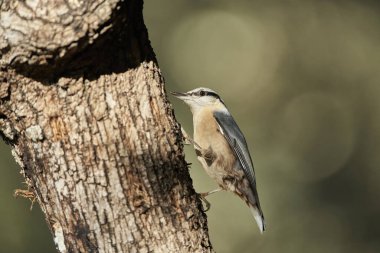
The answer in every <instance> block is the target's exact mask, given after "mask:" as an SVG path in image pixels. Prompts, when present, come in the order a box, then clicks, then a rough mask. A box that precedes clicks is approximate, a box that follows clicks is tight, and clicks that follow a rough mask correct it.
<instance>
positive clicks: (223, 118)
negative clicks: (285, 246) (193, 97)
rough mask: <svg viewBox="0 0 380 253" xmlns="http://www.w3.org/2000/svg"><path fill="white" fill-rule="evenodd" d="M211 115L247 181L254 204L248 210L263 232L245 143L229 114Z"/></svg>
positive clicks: (262, 221) (253, 176) (250, 163)
mask: <svg viewBox="0 0 380 253" xmlns="http://www.w3.org/2000/svg"><path fill="white" fill-rule="evenodd" d="M213 115H214V118H215V120H216V122H217V123H218V127H219V130H220V132H221V133H222V135H223V136H224V138H226V140H227V142H228V144H229V145H230V147H231V149H232V150H233V152H234V153H235V155H236V157H237V158H238V160H239V163H240V167H241V169H242V170H243V171H244V175H245V176H246V177H247V179H248V181H249V184H250V186H251V190H252V193H253V196H254V198H255V199H254V200H253V201H255V202H254V203H251V204H250V208H251V210H252V213H253V214H254V217H255V219H256V222H257V224H258V225H259V228H260V231H261V232H263V231H264V230H265V222H264V215H263V213H262V211H261V207H260V202H259V196H258V194H257V189H256V179H255V172H254V168H253V163H252V158H251V155H250V153H249V150H248V145H247V142H246V140H245V138H244V135H243V133H242V132H241V130H240V128H239V126H238V125H237V124H236V122H235V120H234V118H233V117H232V116H231V114H229V113H227V112H224V111H216V112H214V114H213Z"/></svg>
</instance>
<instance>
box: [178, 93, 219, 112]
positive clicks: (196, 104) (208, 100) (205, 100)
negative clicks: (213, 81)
mask: <svg viewBox="0 0 380 253" xmlns="http://www.w3.org/2000/svg"><path fill="white" fill-rule="evenodd" d="M171 94H172V95H174V96H175V97H177V98H179V99H181V100H182V101H184V102H185V103H186V104H188V105H189V106H190V109H191V111H192V112H193V113H194V112H196V111H199V110H202V109H205V108H210V109H213V108H215V109H216V108H220V107H224V103H223V100H222V99H221V98H220V97H219V95H218V94H217V93H216V92H215V91H213V90H211V89H209V88H203V87H200V88H196V89H194V90H191V91H188V92H185V93H181V92H171Z"/></svg>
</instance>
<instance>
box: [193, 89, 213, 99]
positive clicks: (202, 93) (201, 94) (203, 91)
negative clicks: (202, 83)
mask: <svg viewBox="0 0 380 253" xmlns="http://www.w3.org/2000/svg"><path fill="white" fill-rule="evenodd" d="M191 95H197V96H201V97H203V96H210V97H215V98H218V99H220V97H219V95H218V94H216V93H215V92H212V91H205V90H200V91H198V92H193V93H191Z"/></svg>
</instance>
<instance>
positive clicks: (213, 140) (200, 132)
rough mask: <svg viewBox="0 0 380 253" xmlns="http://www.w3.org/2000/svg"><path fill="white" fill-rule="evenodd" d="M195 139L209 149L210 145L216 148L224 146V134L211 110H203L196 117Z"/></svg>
mask: <svg viewBox="0 0 380 253" xmlns="http://www.w3.org/2000/svg"><path fill="white" fill-rule="evenodd" d="M194 141H195V142H196V143H197V144H198V145H199V146H201V147H202V149H207V148H208V147H209V146H210V145H211V146H212V148H213V149H214V151H217V150H216V149H219V148H223V147H221V146H222V145H225V144H226V143H225V142H226V141H225V138H224V136H223V135H222V134H221V133H220V131H219V127H218V124H217V122H216V120H215V118H214V116H213V114H212V111H211V110H207V109H205V110H202V111H201V112H199V113H198V115H195V117H194Z"/></svg>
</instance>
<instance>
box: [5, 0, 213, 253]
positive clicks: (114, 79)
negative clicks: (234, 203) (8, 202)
mask: <svg viewBox="0 0 380 253" xmlns="http://www.w3.org/2000/svg"><path fill="white" fill-rule="evenodd" d="M0 15H1V16H0V52H1V62H0V68H1V69H0V71H1V72H0V134H1V136H2V137H3V139H4V140H5V141H6V142H7V143H8V144H9V145H10V146H11V148H12V152H13V154H14V156H15V158H16V160H17V162H18V164H19V165H20V166H21V168H22V171H23V173H24V176H25V179H26V182H27V183H28V185H29V186H30V188H31V190H32V191H33V192H34V193H35V195H36V196H37V198H38V202H39V204H40V206H41V208H42V210H43V212H44V213H45V215H46V220H47V223H48V224H49V227H50V229H51V231H52V234H53V236H54V241H55V243H56V245H57V248H58V250H59V251H60V252H212V247H211V244H210V242H209V237H208V230H207V220H206V216H205V215H204V213H203V212H202V211H201V203H200V201H199V199H198V198H197V195H196V193H195V192H194V189H193V187H192V184H191V179H190V177H189V174H188V169H187V164H186V162H185V160H184V155H183V149H182V144H181V140H180V138H181V133H180V127H179V126H178V124H177V123H176V121H175V119H174V115H173V111H172V108H171V107H170V104H169V103H168V101H167V99H166V95H165V91H164V88H163V79H162V77H161V73H160V70H159V68H158V66H157V62H156V60H155V56H154V53H153V51H152V48H151V46H150V43H149V40H148V35H147V31H146V28H145V25H144V23H143V18H142V1H139V0H128V1H121V0H119V1H116V0H114V1H112V0H109V1H100V0H92V1H66V0H59V1H48V0H36V1H21V0H20V1H4V2H2V4H1V12H0Z"/></svg>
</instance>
